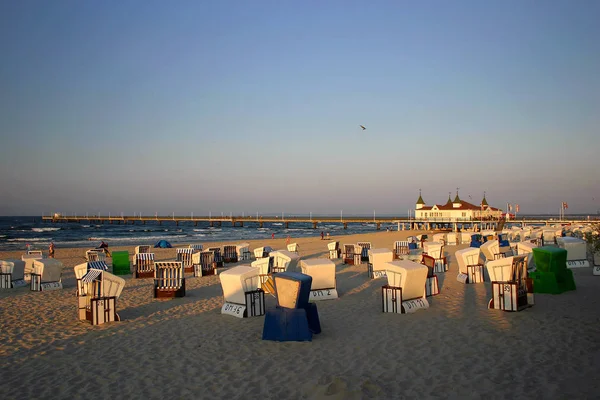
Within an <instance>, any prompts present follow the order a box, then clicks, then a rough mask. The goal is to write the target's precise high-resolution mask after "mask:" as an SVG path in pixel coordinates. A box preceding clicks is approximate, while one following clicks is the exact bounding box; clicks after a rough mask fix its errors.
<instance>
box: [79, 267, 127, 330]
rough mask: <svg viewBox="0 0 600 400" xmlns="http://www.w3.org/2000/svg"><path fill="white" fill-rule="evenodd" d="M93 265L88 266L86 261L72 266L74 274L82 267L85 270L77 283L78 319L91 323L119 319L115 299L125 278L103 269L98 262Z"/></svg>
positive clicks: (119, 293)
mask: <svg viewBox="0 0 600 400" xmlns="http://www.w3.org/2000/svg"><path fill="white" fill-rule="evenodd" d="M82 267H83V268H82ZM95 267H96V268H90V266H89V263H88V265H86V264H81V265H78V266H76V267H75V268H74V269H75V276H78V275H80V273H81V270H82V269H85V270H86V272H85V275H84V276H82V277H81V278H80V279H78V285H77V287H78V290H77V305H78V314H79V319H80V320H87V321H90V322H91V324H92V325H101V324H104V323H106V322H112V321H120V318H119V314H117V299H118V298H119V296H120V295H121V292H122V291H123V287H125V279H123V278H121V277H118V276H116V275H113V274H111V273H109V272H107V271H105V270H103V269H102V268H103V266H102V265H100V264H97V265H95Z"/></svg>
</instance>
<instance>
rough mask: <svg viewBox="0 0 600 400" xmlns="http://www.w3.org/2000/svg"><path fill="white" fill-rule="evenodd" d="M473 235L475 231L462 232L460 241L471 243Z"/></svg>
mask: <svg viewBox="0 0 600 400" xmlns="http://www.w3.org/2000/svg"><path fill="white" fill-rule="evenodd" d="M471 235H473V232H460V243H461V244H469V243H471Z"/></svg>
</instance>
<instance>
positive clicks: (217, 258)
mask: <svg viewBox="0 0 600 400" xmlns="http://www.w3.org/2000/svg"><path fill="white" fill-rule="evenodd" d="M208 250H209V251H212V252H213V253H215V260H214V261H215V263H217V268H223V255H222V254H221V248H220V247H209V248H208Z"/></svg>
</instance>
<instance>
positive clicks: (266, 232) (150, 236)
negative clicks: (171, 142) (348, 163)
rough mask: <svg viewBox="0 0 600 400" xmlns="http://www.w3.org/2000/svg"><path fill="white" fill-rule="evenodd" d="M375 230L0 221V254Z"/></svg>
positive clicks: (363, 226) (34, 219) (369, 228)
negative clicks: (29, 248)
mask: <svg viewBox="0 0 600 400" xmlns="http://www.w3.org/2000/svg"><path fill="white" fill-rule="evenodd" d="M388 227H389V228H392V227H393V228H394V229H396V228H397V226H396V225H392V224H382V225H381V229H382V230H384V231H385V230H386V229H387V228H388ZM376 230H377V226H376V224H374V223H372V224H360V223H349V224H348V229H346V230H344V228H343V225H342V224H319V225H318V226H317V229H312V224H308V223H307V224H304V223H297V222H293V223H290V224H289V228H288V229H285V226H284V225H283V224H282V223H267V222H265V223H264V225H263V228H259V226H258V224H256V223H246V224H244V227H243V228H242V227H239V226H237V227H235V228H234V227H232V226H231V224H230V223H226V222H223V224H222V226H221V227H217V226H215V227H212V228H211V227H210V226H209V223H208V222H198V225H197V226H194V224H193V223H191V222H183V223H181V222H180V223H179V226H176V225H175V222H163V223H162V225H159V224H158V223H156V222H146V225H142V224H141V223H139V222H137V223H136V224H135V225H131V224H130V225H123V224H121V225H117V224H108V223H105V224H91V223H89V222H87V221H81V223H49V222H42V221H41V218H39V217H0V250H19V249H23V250H24V249H25V246H26V245H27V244H30V245H31V246H32V247H33V248H43V249H45V248H47V247H48V245H49V244H50V242H54V244H55V245H56V246H57V247H59V248H60V247H89V246H91V245H93V246H94V247H95V246H97V245H98V244H99V242H100V241H101V240H104V241H105V242H107V243H108V244H109V246H128V245H140V244H155V243H156V242H158V241H159V240H161V239H165V240H167V241H168V242H170V243H171V244H173V245H176V244H186V243H202V242H215V241H226V240H236V241H239V240H249V239H270V238H271V234H273V233H274V234H275V237H276V238H282V237H287V236H288V235H289V236H291V237H310V236H314V237H317V236H319V235H320V234H321V231H323V232H325V233H327V232H329V234H330V235H331V236H336V235H350V234H355V233H366V232H375V231H376Z"/></svg>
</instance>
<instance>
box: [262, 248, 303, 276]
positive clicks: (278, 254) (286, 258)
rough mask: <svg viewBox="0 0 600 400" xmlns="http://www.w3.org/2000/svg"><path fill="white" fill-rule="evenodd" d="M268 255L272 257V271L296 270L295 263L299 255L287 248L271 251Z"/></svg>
mask: <svg viewBox="0 0 600 400" xmlns="http://www.w3.org/2000/svg"><path fill="white" fill-rule="evenodd" d="M269 257H273V268H272V272H275V273H276V272H284V271H292V272H293V271H296V265H297V264H298V261H299V260H300V256H298V254H296V253H292V252H290V251H287V250H277V251H272V252H271V253H270V254H269Z"/></svg>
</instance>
